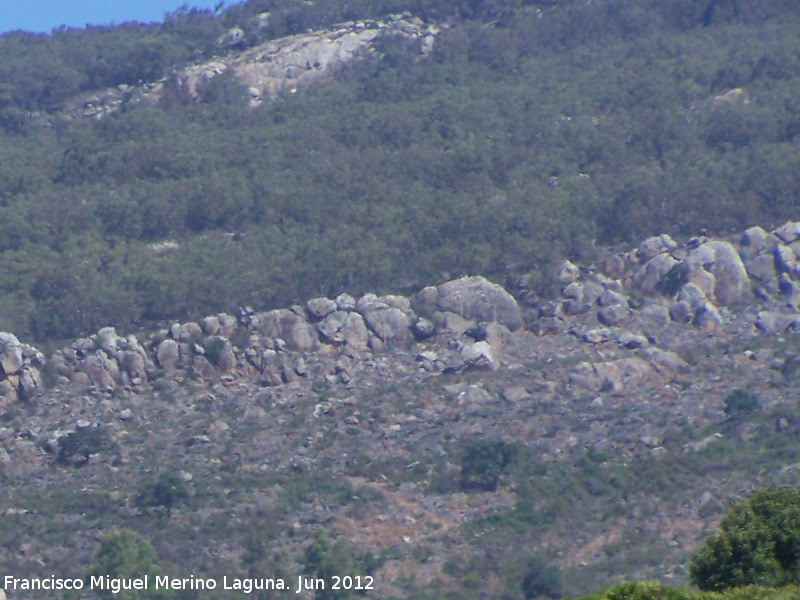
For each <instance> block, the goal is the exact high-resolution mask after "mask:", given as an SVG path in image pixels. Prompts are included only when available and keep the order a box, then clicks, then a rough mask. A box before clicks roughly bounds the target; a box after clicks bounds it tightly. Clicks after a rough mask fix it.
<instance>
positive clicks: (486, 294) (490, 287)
mask: <svg viewBox="0 0 800 600" xmlns="http://www.w3.org/2000/svg"><path fill="white" fill-rule="evenodd" d="M438 290H439V305H440V306H441V307H443V308H444V309H445V310H448V311H451V312H454V313H456V314H458V315H461V316H462V317H464V318H465V319H477V320H478V321H497V322H498V323H502V324H503V325H505V326H506V327H508V328H509V329H511V330H512V331H513V330H515V329H519V328H520V327H522V324H523V321H522V315H521V313H520V309H519V305H518V304H517V301H516V300H515V299H514V297H513V296H512V295H511V294H509V293H508V292H507V291H506V290H505V289H504V288H502V287H501V286H499V285H497V284H496V283H492V282H490V281H489V280H487V279H486V278H484V277H462V278H461V279H456V280H454V281H448V282H447V283H443V284H442V285H440V286H439V287H438Z"/></svg>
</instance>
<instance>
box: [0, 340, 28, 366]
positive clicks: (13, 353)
mask: <svg viewBox="0 0 800 600" xmlns="http://www.w3.org/2000/svg"><path fill="white" fill-rule="evenodd" d="M22 362H23V359H22V344H20V341H19V340H18V339H17V336H15V335H14V334H12V333H5V332H0V367H2V369H3V373H4V374H5V375H14V374H15V373H16V372H17V371H19V370H20V368H21V367H22Z"/></svg>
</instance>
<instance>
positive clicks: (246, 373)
mask: <svg viewBox="0 0 800 600" xmlns="http://www.w3.org/2000/svg"><path fill="white" fill-rule="evenodd" d="M798 239H800V226H798V225H797V224H787V225H786V226H784V227H782V228H778V229H776V230H775V232H773V233H767V232H765V231H764V230H761V229H757V228H753V229H750V230H748V231H747V232H746V233H745V235H744V236H743V237H742V239H736V240H706V239H693V240H689V241H687V242H686V243H683V244H678V243H676V242H674V241H673V240H671V239H670V238H668V237H667V236H660V237H657V238H651V239H649V240H647V241H645V242H643V243H642V244H641V246H640V247H639V248H637V249H635V250H632V251H631V252H627V253H623V254H619V255H613V256H612V255H609V256H608V257H605V258H603V259H602V260H599V261H598V262H597V263H596V264H595V265H591V266H583V267H578V266H575V265H572V264H571V263H568V262H566V263H565V264H564V265H562V268H561V269H560V270H559V273H558V277H559V278H560V281H561V290H562V291H561V295H560V297H559V298H557V299H553V300H550V301H543V300H540V299H537V298H536V297H534V296H533V295H532V294H530V293H529V292H527V291H526V290H525V288H524V282H517V285H516V286H513V287H514V289H513V290H512V291H513V292H514V296H512V295H511V294H509V293H508V292H507V291H506V290H504V289H503V288H501V287H500V286H498V285H495V284H492V283H490V282H488V281H486V280H485V279H482V278H463V279H460V280H456V281H453V282H448V283H445V284H442V285H440V286H437V287H430V288H425V289H424V290H421V291H420V292H419V293H418V294H417V295H416V296H414V297H412V298H405V297H401V296H381V297H378V296H374V295H367V296H364V297H362V298H360V299H355V298H351V297H349V296H346V295H343V296H340V297H339V298H336V299H324V298H317V299H313V300H311V301H309V302H308V303H307V304H306V305H304V306H295V307H291V308H289V309H280V310H275V311H269V312H264V313H257V312H255V311H252V310H250V309H243V310H242V311H241V314H239V315H236V316H231V315H215V316H211V317H209V318H207V319H204V320H202V321H201V322H199V323H183V324H172V325H171V326H170V327H167V328H165V329H163V330H161V331H155V332H141V333H139V334H137V335H130V336H120V335H118V334H117V332H116V331H114V330H113V329H111V328H106V329H103V330H101V331H100V332H98V334H97V335H95V336H92V337H90V338H86V339H81V340H76V341H75V342H73V343H72V344H70V345H68V346H65V347H64V348H63V349H61V350H58V351H56V352H54V353H53V354H52V355H51V356H49V357H44V355H42V354H41V353H40V352H38V351H37V350H36V349H34V348H32V347H30V346H27V345H25V344H22V343H20V342H19V340H16V338H14V337H13V336H11V335H9V334H2V335H0V342H1V344H0V345H2V348H0V365H2V368H3V372H4V377H3V380H2V382H0V391H2V392H3V394H4V398H5V400H4V408H3V412H2V414H0V476H2V479H1V481H2V492H0V494H1V495H0V498H2V509H3V519H2V526H1V527H2V538H3V539H4V540H5V541H6V543H5V544H4V545H3V546H2V547H0V572H2V573H13V574H15V576H25V575H27V576H42V574H43V573H44V572H45V571H46V572H47V574H49V573H60V574H63V575H65V576H67V575H68V576H82V575H83V572H84V570H85V568H86V565H88V564H89V562H91V559H92V556H93V554H94V552H96V550H97V547H98V543H99V540H100V538H101V537H102V536H103V535H104V534H105V533H106V532H108V531H110V530H113V529H115V528H118V527H121V526H128V527H132V528H133V529H135V530H136V531H137V532H139V533H140V534H141V535H142V536H146V537H147V538H149V539H150V540H152V541H153V543H154V545H155V547H156V549H157V551H158V553H159V556H160V558H161V562H162V564H165V565H167V567H168V569H167V570H168V571H170V572H172V573H174V574H175V575H176V576H184V575H186V574H189V573H195V574H198V575H200V574H202V575H203V576H219V577H221V576H222V575H228V576H231V575H236V574H238V575H240V576H243V575H247V574H248V573H250V574H253V573H256V574H259V575H260V576H262V577H270V576H276V574H277V573H279V572H281V573H289V574H297V573H300V572H301V571H302V563H303V552H304V550H305V548H306V547H307V546H308V544H309V543H310V541H311V540H312V539H313V537H314V535H315V534H316V533H318V532H319V531H322V530H324V531H327V532H328V533H330V534H331V535H332V536H333V537H335V538H339V539H344V540H346V541H347V543H348V547H349V548H350V549H351V551H352V553H353V555H354V556H356V557H357V558H359V559H360V560H361V561H362V563H361V564H362V565H365V564H367V563H369V564H370V565H372V566H371V567H370V568H371V569H373V572H374V575H375V578H376V579H375V584H376V590H378V593H377V596H378V597H382V598H391V597H408V598H423V597H436V596H435V595H436V593H439V592H441V593H444V592H447V591H455V593H457V594H462V596H460V597H486V598H489V597H492V598H497V597H519V593H520V592H519V590H520V587H519V585H520V582H521V579H522V576H523V574H524V573H523V571H524V568H525V564H526V562H525V561H526V560H527V557H532V556H541V557H544V558H546V559H547V560H549V561H551V562H553V563H554V564H556V565H557V566H558V567H560V568H561V569H562V571H563V572H564V574H565V582H566V591H567V593H568V594H579V593H585V592H590V591H593V590H596V589H599V588H601V587H603V586H606V585H608V584H609V583H610V582H613V581H618V580H620V579H623V578H627V579H630V578H654V577H657V578H661V579H662V580H664V581H665V582H670V583H685V582H686V579H687V575H686V565H687V561H688V559H689V557H690V556H691V554H692V553H693V552H694V551H695V550H696V549H697V547H698V545H699V544H700V543H701V541H702V540H703V539H704V538H705V537H706V536H708V535H709V534H711V533H713V531H714V526H715V524H716V523H717V522H718V520H719V519H720V518H721V516H722V515H723V514H724V511H725V510H726V508H727V506H728V504H729V502H730V501H732V500H735V499H739V498H741V497H743V496H744V495H746V494H747V493H748V492H749V491H751V490H752V489H754V488H755V487H759V486H764V485H794V484H796V483H797V478H798V472H800V443H798V435H797V434H798V423H800V419H799V418H798V410H797V399H796V389H797V382H796V377H795V376H796V372H797V371H798V366H799V365H800V360H798V358H797V354H798V347H800V339H799V338H798V337H797V334H796V333H795V331H794V329H795V326H796V323H797V322H799V321H798V320H797V319H798V317H797V315H796V311H795V308H794V307H795V306H796V304H795V298H796V292H795V281H796V280H797V275H798V272H800V269H795V261H796V256H795V254H794V249H793V248H794V246H793V244H796V242H797V240H798ZM765 257H766V258H765ZM737 389H740V390H745V391H746V392H747V393H748V394H750V395H751V396H752V397H755V398H756V399H757V406H755V407H753V408H752V410H750V411H749V412H735V411H732V410H731V409H730V407H729V406H727V407H726V399H728V398H729V397H730V395H731V393H732V392H733V391H734V390H737ZM94 430H97V431H99V432H102V434H103V438H102V443H98V444H97V446H96V447H93V448H90V449H88V450H87V451H86V453H85V454H84V453H82V452H77V453H74V454H67V455H65V454H64V453H63V451H62V452H61V455H59V452H60V451H61V450H62V448H63V446H64V445H65V440H66V439H68V437H67V436H68V435H69V433H71V432H79V431H94ZM476 440H490V441H495V442H498V443H499V442H504V443H505V444H507V445H508V446H509V447H513V448H514V449H515V452H516V454H515V458H514V460H513V461H511V463H510V464H509V465H508V466H507V467H506V468H505V469H502V470H499V471H498V481H497V483H498V485H497V487H496V489H494V490H491V491H489V490H481V489H476V488H470V487H468V486H465V485H463V484H462V480H461V473H462V461H463V457H464V456H465V449H467V448H468V447H469V445H470V444H471V443H474V442H475V441H476ZM165 472H175V473H177V474H178V476H179V477H180V478H181V479H182V480H183V481H184V482H185V483H186V486H187V488H188V490H189V497H188V499H187V500H186V501H185V502H184V503H181V504H180V505H178V506H177V507H176V508H175V509H174V510H173V511H172V514H171V517H170V518H167V517H166V516H165V515H164V514H163V511H162V510H159V509H151V510H146V509H141V508H138V507H137V506H136V503H135V497H136V494H137V492H138V491H139V489H140V488H141V486H142V484H143V483H146V482H148V481H152V480H153V479H154V478H155V477H156V476H157V475H159V474H162V473H165ZM367 553H370V554H371V556H372V558H369V559H368V558H366V557H367ZM362 568H367V567H362ZM353 574H357V573H353ZM475 576H479V582H480V584H479V585H477V584H476V580H475V579H474V577H475ZM471 577H473V579H470V578H471ZM513 590H516V594H517V596H514V595H513V594H512V591H513ZM20 597H22V596H20ZM37 597H39V596H37ZM187 597H189V596H187Z"/></svg>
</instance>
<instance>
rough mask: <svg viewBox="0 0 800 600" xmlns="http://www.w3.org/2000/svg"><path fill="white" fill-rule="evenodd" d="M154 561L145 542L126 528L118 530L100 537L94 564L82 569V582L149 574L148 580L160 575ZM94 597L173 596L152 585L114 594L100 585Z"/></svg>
mask: <svg viewBox="0 0 800 600" xmlns="http://www.w3.org/2000/svg"><path fill="white" fill-rule="evenodd" d="M157 560H158V557H157V555H156V551H155V549H154V548H153V545H152V544H151V543H150V542H149V541H147V540H141V539H137V537H136V534H135V533H134V532H133V531H132V530H130V529H120V530H118V531H114V532H112V533H109V534H107V535H106V536H105V537H104V538H103V541H102V542H101V543H100V549H99V550H98V551H97V554H96V555H95V558H94V561H93V562H92V564H91V565H89V568H88V569H87V570H86V576H85V579H86V581H87V583H88V582H89V581H90V580H91V578H92V577H101V578H102V579H103V580H104V581H105V579H106V577H110V578H112V579H116V578H125V579H127V578H141V577H144V576H145V575H149V576H150V578H151V579H152V578H154V577H155V576H163V575H164V571H163V570H162V569H161V568H160V567H159V566H158V565H157ZM87 587H88V586H87ZM97 594H98V595H99V596H100V597H101V598H114V599H117V600H145V599H147V600H156V599H158V600H166V599H167V598H172V597H173V596H174V593H173V592H172V591H170V590H156V589H155V586H153V585H152V584H151V585H150V588H149V589H147V590H121V591H119V592H117V593H115V592H114V590H113V589H108V588H107V587H105V586H104V589H101V590H97Z"/></svg>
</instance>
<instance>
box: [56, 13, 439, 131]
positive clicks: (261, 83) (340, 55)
mask: <svg viewBox="0 0 800 600" xmlns="http://www.w3.org/2000/svg"><path fill="white" fill-rule="evenodd" d="M258 21H259V26H260V27H262V28H263V27H266V26H267V24H268V23H269V13H264V14H262V15H259V19H258ZM439 31H440V28H439V27H438V26H437V25H435V24H432V23H423V21H422V20H421V19H419V18H418V17H414V16H412V15H411V14H410V13H403V14H399V15H389V16H387V17H386V18H385V19H383V20H375V19H372V20H365V21H352V22H348V23H339V24H337V25H335V26H333V27H332V28H330V29H325V30H319V31H308V32H306V33H301V34H296V35H292V36H287V37H283V38H278V39H272V40H269V41H267V42H264V43H262V44H259V45H256V46H254V47H247V46H246V45H245V33H244V31H243V30H242V29H241V28H240V27H234V28H231V29H230V30H229V31H228V32H227V33H226V34H225V35H224V36H222V37H221V38H220V39H219V40H218V47H219V50H220V54H219V55H217V56H214V57H213V58H211V59H209V60H205V61H203V62H199V63H197V64H194V65H190V66H187V67H182V68H180V69H174V70H173V71H172V73H170V74H169V75H168V76H167V77H163V78H161V79H158V80H156V81H149V82H141V83H140V84H138V85H128V84H122V85H119V86H117V87H113V88H107V89H104V90H96V91H92V92H86V93H84V94H81V95H80V96H78V97H76V98H74V99H73V100H71V101H69V102H67V103H66V107H65V110H64V111H62V113H61V114H62V115H66V116H68V117H70V118H80V117H87V118H95V119H99V118H102V117H103V116H104V115H107V114H110V113H112V112H115V111H117V110H119V109H120V108H122V107H128V108H130V107H133V106H137V105H143V106H154V105H156V104H158V103H159V102H160V101H161V100H162V98H163V97H164V95H165V93H172V94H178V95H185V96H186V98H187V99H189V100H191V101H194V102H197V101H199V100H202V99H203V98H204V93H205V92H206V90H207V89H208V88H209V86H211V85H212V84H213V83H214V81H215V80H217V78H221V76H223V75H227V76H228V77H229V80H228V81H233V82H234V83H236V84H238V85H241V86H243V87H244V88H246V90H247V94H248V96H249V98H250V105H251V106H258V105H259V104H261V102H262V101H263V100H265V99H273V100H274V99H275V98H277V97H279V96H280V95H282V94H294V93H295V92H297V91H298V90H302V89H304V88H305V87H307V86H309V85H311V84H313V83H314V82H317V83H319V82H324V81H325V80H327V79H330V77H331V76H332V75H333V74H334V73H336V72H338V71H339V70H341V69H342V68H343V67H344V66H345V65H347V64H348V63H349V62H351V61H352V60H354V59H358V58H362V59H363V58H366V57H368V56H371V55H375V54H376V53H377V50H376V47H375V46H376V42H378V41H380V40H385V39H395V40H398V39H399V40H404V41H408V42H410V43H415V44H418V46H419V53H420V56H426V55H428V54H429V53H430V52H431V51H432V50H433V44H434V41H435V38H436V35H437V34H438V33H439ZM43 118H44V117H43ZM46 118H47V119H48V120H50V121H52V120H53V118H54V117H53V115H50V116H47V117H46Z"/></svg>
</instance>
